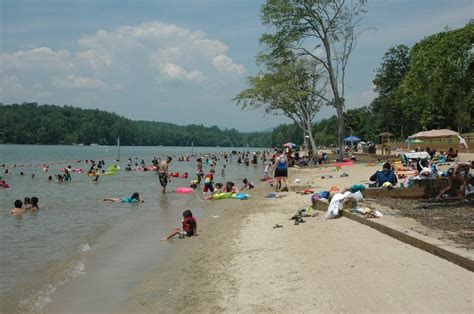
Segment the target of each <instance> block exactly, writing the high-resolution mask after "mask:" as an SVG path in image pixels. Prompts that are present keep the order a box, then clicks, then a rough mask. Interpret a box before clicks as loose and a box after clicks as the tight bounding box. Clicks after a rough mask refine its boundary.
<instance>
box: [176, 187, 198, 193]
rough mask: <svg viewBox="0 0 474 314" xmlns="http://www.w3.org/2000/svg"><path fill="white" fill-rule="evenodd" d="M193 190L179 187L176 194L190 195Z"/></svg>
mask: <svg viewBox="0 0 474 314" xmlns="http://www.w3.org/2000/svg"><path fill="white" fill-rule="evenodd" d="M193 191H194V190H193V189H192V188H186V187H180V188H177V189H176V193H179V194H188V193H192V192H193Z"/></svg>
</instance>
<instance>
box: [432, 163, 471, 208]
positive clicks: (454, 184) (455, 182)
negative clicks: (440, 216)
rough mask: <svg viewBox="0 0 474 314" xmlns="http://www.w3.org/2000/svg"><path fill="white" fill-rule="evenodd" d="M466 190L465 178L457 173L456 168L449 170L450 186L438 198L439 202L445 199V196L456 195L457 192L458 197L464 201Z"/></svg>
mask: <svg viewBox="0 0 474 314" xmlns="http://www.w3.org/2000/svg"><path fill="white" fill-rule="evenodd" d="M465 190H466V184H465V181H464V179H463V177H462V176H461V175H460V174H459V173H457V172H456V171H455V169H454V168H449V169H448V186H447V187H446V188H444V189H443V190H441V192H439V193H438V195H437V196H436V200H437V201H441V200H442V199H443V195H444V194H455V192H456V191H458V192H457V195H456V196H457V197H458V198H459V199H460V200H462V199H463V198H464V193H465Z"/></svg>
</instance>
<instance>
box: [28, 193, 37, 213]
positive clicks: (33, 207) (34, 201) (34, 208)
mask: <svg viewBox="0 0 474 314" xmlns="http://www.w3.org/2000/svg"><path fill="white" fill-rule="evenodd" d="M38 202H39V199H38V198H37V197H36V196H33V197H32V198H31V205H30V206H31V207H30V208H31V211H34V212H35V211H37V210H39V205H38Z"/></svg>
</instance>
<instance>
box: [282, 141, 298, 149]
mask: <svg viewBox="0 0 474 314" xmlns="http://www.w3.org/2000/svg"><path fill="white" fill-rule="evenodd" d="M283 146H284V147H289V148H293V147H295V146H296V144H295V143H290V142H288V143H285V144H283Z"/></svg>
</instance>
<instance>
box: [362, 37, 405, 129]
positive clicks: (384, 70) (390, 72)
mask: <svg viewBox="0 0 474 314" xmlns="http://www.w3.org/2000/svg"><path fill="white" fill-rule="evenodd" d="M409 66H410V48H408V47H407V46H405V45H398V46H395V47H392V48H390V49H389V50H388V51H387V52H386V53H385V55H384V57H383V60H382V64H381V65H380V67H379V68H378V69H377V71H376V74H375V78H374V80H373V83H374V86H375V91H376V92H377V93H378V96H377V98H375V99H374V100H373V101H372V103H371V109H372V112H373V114H374V116H375V122H376V127H377V128H378V129H380V130H383V131H388V132H392V133H393V134H395V136H396V137H399V136H400V137H403V136H404V128H405V121H404V119H403V118H404V116H403V108H402V107H401V106H400V104H399V103H398V102H397V99H396V94H397V92H398V87H399V86H400V83H401V82H402V80H403V78H404V77H405V74H406V73H407V72H408V69H409Z"/></svg>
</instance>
